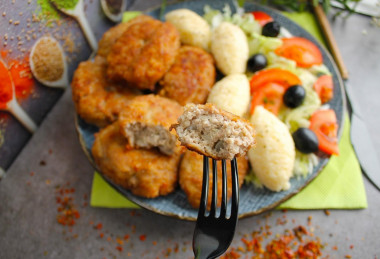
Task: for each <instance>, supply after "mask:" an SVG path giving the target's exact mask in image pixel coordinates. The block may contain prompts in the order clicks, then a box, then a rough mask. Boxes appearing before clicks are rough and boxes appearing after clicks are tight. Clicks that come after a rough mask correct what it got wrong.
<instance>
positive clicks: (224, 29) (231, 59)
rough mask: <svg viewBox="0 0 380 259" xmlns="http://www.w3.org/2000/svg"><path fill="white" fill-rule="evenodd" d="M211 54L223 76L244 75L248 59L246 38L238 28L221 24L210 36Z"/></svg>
mask: <svg viewBox="0 0 380 259" xmlns="http://www.w3.org/2000/svg"><path fill="white" fill-rule="evenodd" d="M211 53H212V54H213V55H214V58H215V62H216V66H217V67H218V68H219V70H220V71H221V72H222V73H223V74H225V75H230V74H236V73H244V72H245V70H246V66H247V60H248V58H249V56H248V54H249V50H248V42H247V37H246V36H245V34H244V32H243V31H242V29H240V28H239V27H238V26H236V25H234V24H232V23H229V22H222V23H221V24H220V25H219V26H218V27H217V28H216V29H215V30H214V31H213V33H212V35H211Z"/></svg>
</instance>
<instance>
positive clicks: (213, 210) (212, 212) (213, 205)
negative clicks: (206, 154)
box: [210, 159, 218, 217]
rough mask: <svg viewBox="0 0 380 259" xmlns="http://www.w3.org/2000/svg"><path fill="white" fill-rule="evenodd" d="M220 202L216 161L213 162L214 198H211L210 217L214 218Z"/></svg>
mask: <svg viewBox="0 0 380 259" xmlns="http://www.w3.org/2000/svg"><path fill="white" fill-rule="evenodd" d="M217 201H218V168H217V164H216V160H215V159H213V160H212V197H211V208H210V216H212V217H214V216H215V214H216V206H217Z"/></svg>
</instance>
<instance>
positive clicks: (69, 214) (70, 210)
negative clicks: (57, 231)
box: [56, 188, 80, 226]
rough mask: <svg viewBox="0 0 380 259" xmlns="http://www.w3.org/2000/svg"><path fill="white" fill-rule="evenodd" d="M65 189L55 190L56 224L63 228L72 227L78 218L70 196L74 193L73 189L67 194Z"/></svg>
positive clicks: (78, 215)
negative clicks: (56, 205)
mask: <svg viewBox="0 0 380 259" xmlns="http://www.w3.org/2000/svg"><path fill="white" fill-rule="evenodd" d="M66 190H67V189H64V188H58V189H57V190H56V195H57V196H56V203H57V204H58V208H57V212H58V215H57V222H58V223H59V224H61V225H64V226H74V225H75V222H76V220H77V219H79V218H80V214H79V212H78V210H77V209H76V206H75V204H74V199H73V197H71V196H70V194H72V193H74V192H75V189H74V188H71V189H70V191H69V192H67V191H66Z"/></svg>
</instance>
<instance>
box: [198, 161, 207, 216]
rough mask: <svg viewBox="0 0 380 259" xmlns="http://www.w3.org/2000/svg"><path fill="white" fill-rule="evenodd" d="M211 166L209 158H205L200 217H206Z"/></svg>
mask: <svg viewBox="0 0 380 259" xmlns="http://www.w3.org/2000/svg"><path fill="white" fill-rule="evenodd" d="M208 175H209V166H208V157H207V156H203V182H202V194H201V202H200V204H199V210H198V217H199V216H200V215H202V216H204V215H205V212H206V207H207V196H208V178H209V176H208Z"/></svg>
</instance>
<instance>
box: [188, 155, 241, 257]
mask: <svg viewBox="0 0 380 259" xmlns="http://www.w3.org/2000/svg"><path fill="white" fill-rule="evenodd" d="M212 165H213V170H212V171H213V184H212V197H211V208H210V212H209V214H208V215H206V208H207V201H208V199H207V196H208V189H209V158H208V157H207V156H204V157H203V183H202V196H201V202H200V205H199V210H198V218H197V223H196V226H195V230H194V236H193V251H194V255H195V258H197V259H206V258H216V257H218V256H219V255H221V254H223V253H224V252H225V251H226V250H227V249H228V247H229V246H230V244H231V241H232V239H233V237H234V234H235V228H236V223H237V220H238V212H239V211H238V204H239V180H238V169H237V164H236V158H234V159H233V160H231V177H232V181H231V182H232V197H231V213H230V217H229V218H227V170H226V161H225V160H222V178H223V179H222V180H223V182H222V203H221V207H220V215H219V216H217V215H216V213H217V200H218V195H217V190H218V187H217V186H218V185H217V165H216V161H215V160H214V159H213V160H212Z"/></svg>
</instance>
